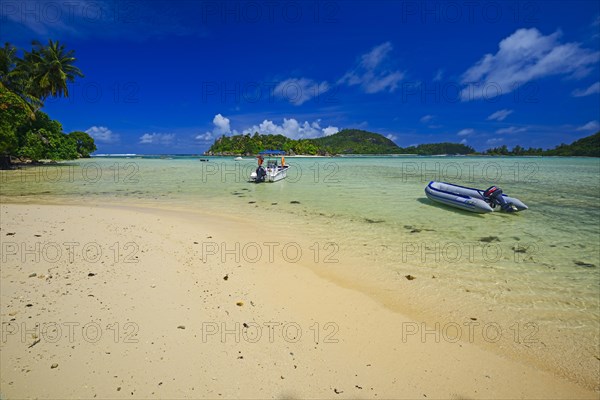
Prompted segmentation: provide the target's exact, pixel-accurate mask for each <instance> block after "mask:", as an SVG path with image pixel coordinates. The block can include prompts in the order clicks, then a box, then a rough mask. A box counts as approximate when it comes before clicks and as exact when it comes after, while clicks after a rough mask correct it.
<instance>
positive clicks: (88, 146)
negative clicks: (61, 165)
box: [0, 40, 96, 168]
mask: <svg viewBox="0 0 600 400" xmlns="http://www.w3.org/2000/svg"><path fill="white" fill-rule="evenodd" d="M74 62H75V57H74V51H73V50H71V51H66V50H65V47H64V45H62V44H60V43H59V42H58V41H56V42H53V41H52V40H49V41H48V45H47V46H43V45H42V44H41V43H39V42H33V48H32V50H31V51H24V52H23V57H22V58H19V57H18V56H17V49H16V48H15V47H13V46H12V45H11V44H10V43H6V44H5V45H4V47H2V48H0V168H7V167H9V166H10V162H11V159H12V158H13V157H17V158H21V159H29V160H32V161H37V160H42V159H50V160H70V159H74V158H78V157H89V155H90V153H92V152H93V151H95V150H96V145H95V144H94V139H93V138H92V137H90V136H89V135H88V134H87V133H85V132H72V133H70V134H65V133H63V131H62V125H61V124H60V123H59V122H58V121H54V120H52V119H50V117H49V116H48V115H47V114H45V113H44V112H42V111H40V108H41V107H43V106H44V101H45V100H46V99H47V98H48V97H68V96H69V89H68V84H69V83H71V82H73V81H74V80H75V78H77V77H83V74H82V73H81V71H80V70H79V68H77V67H75V66H74V65H73V63H74Z"/></svg>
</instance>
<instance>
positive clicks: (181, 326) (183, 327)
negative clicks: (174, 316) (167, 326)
mask: <svg viewBox="0 0 600 400" xmlns="http://www.w3.org/2000/svg"><path fill="white" fill-rule="evenodd" d="M177 329H185V325H179V326H178V327H177Z"/></svg>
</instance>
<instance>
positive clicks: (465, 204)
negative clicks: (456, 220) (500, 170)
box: [425, 181, 527, 213]
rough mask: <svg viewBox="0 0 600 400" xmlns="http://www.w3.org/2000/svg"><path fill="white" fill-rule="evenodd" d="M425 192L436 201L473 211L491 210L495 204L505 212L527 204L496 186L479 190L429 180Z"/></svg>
mask: <svg viewBox="0 0 600 400" xmlns="http://www.w3.org/2000/svg"><path fill="white" fill-rule="evenodd" d="M425 194H426V195H427V197H428V198H429V199H431V200H433V201H435V202H437V203H441V204H446V205H449V206H452V207H456V208H460V209H462V210H467V211H471V212H475V213H488V212H492V211H494V209H495V208H496V207H497V206H499V208H500V209H501V210H502V211H505V212H515V211H523V210H527V206H526V205H525V204H524V203H523V202H522V201H521V200H519V199H516V198H514V197H509V196H507V195H505V194H503V193H502V189H500V188H499V187H496V186H492V187H490V188H488V189H487V190H480V189H474V188H469V187H465V186H459V185H453V184H451V183H446V182H436V181H431V182H429V185H427V187H426V188H425Z"/></svg>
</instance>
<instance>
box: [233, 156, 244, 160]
mask: <svg viewBox="0 0 600 400" xmlns="http://www.w3.org/2000/svg"><path fill="white" fill-rule="evenodd" d="M233 161H244V159H243V158H242V157H236V158H234V159H233Z"/></svg>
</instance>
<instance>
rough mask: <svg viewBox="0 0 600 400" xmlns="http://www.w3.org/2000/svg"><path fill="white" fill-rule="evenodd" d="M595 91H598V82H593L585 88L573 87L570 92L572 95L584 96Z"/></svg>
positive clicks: (599, 91) (599, 85)
mask: <svg viewBox="0 0 600 400" xmlns="http://www.w3.org/2000/svg"><path fill="white" fill-rule="evenodd" d="M596 93H600V82H596V83H593V84H592V85H591V86H590V87H588V88H586V89H575V90H573V93H571V95H572V96H573V97H584V96H589V95H591V94H596Z"/></svg>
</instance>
